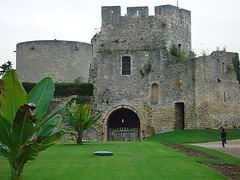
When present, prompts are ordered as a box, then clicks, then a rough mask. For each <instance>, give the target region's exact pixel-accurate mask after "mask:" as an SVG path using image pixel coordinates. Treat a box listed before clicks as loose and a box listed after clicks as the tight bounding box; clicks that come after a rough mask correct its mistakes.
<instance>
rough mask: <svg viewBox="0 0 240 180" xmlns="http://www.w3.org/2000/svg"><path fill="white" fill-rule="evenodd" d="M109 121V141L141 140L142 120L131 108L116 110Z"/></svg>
mask: <svg viewBox="0 0 240 180" xmlns="http://www.w3.org/2000/svg"><path fill="white" fill-rule="evenodd" d="M107 122H108V124H107V127H108V128H107V129H108V141H140V120H139V117H138V115H137V114H136V113H135V112H134V111H132V110H131V109H128V108H123V107H122V108H119V109H116V110H114V111H113V112H111V114H110V115H109V116H108V119H107Z"/></svg>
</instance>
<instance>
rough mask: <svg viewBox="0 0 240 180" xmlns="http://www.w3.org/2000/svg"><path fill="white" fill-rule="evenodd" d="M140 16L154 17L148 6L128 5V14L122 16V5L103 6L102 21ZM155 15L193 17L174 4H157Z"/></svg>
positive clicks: (114, 20)
mask: <svg viewBox="0 0 240 180" xmlns="http://www.w3.org/2000/svg"><path fill="white" fill-rule="evenodd" d="M126 16H128V17H135V18H136V17H138V18H148V17H150V18H152V17H153V16H149V10H148V7H147V6H138V7H127V14H126V15H125V16H121V7H120V6H103V7H102V22H108V23H110V22H117V21H119V20H120V18H123V17H126ZM154 16H155V17H165V16H174V18H177V17H178V18H191V12H190V11H188V10H185V9H180V8H178V7H176V6H172V5H163V6H155V15H154Z"/></svg>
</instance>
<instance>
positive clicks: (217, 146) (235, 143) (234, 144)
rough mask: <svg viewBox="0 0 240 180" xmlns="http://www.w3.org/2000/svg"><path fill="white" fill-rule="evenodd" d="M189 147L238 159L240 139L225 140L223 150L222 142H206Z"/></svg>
mask: <svg viewBox="0 0 240 180" xmlns="http://www.w3.org/2000/svg"><path fill="white" fill-rule="evenodd" d="M191 145H195V146H202V147H205V148H209V149H214V150H217V151H220V152H223V153H226V154H229V155H231V156H234V157H236V158H239V159H240V139H235V140H229V141H228V140H227V144H226V145H225V148H223V147H222V141H217V142H208V143H195V144H191Z"/></svg>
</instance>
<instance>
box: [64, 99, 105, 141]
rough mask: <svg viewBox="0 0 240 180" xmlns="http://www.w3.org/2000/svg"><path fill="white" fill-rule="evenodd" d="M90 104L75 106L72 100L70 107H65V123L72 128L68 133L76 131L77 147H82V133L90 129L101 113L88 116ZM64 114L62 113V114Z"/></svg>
mask: <svg viewBox="0 0 240 180" xmlns="http://www.w3.org/2000/svg"><path fill="white" fill-rule="evenodd" d="M90 108H91V102H89V103H87V104H86V105H84V104H79V105H77V103H76V100H74V101H73V102H72V103H71V104H70V106H65V112H66V113H65V117H66V121H67V122H68V123H69V124H70V125H71V126H72V127H73V128H72V129H68V130H67V131H68V132H72V131H76V133H77V134H76V139H77V145H82V144H83V141H82V135H83V132H84V131H85V130H86V129H88V128H90V127H91V126H92V125H93V124H95V123H96V122H97V120H98V119H99V118H100V116H101V113H100V112H98V113H96V114H94V115H92V116H91V115H90ZM63 113H64V112H63Z"/></svg>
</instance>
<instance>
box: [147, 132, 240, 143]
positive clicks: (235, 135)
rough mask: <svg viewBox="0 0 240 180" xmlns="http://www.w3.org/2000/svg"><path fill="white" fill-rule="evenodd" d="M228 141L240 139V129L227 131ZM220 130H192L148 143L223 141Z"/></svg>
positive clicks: (159, 135)
mask: <svg viewBox="0 0 240 180" xmlns="http://www.w3.org/2000/svg"><path fill="white" fill-rule="evenodd" d="M225 132H226V133H227V140H230V139H240V129H225ZM220 134H221V130H220V129H190V130H179V131H173V132H168V133H163V134H157V135H154V136H152V137H150V138H148V139H147V140H146V141H151V142H173V143H204V142H213V141H221V140H222V139H221V138H220V137H219V136H220Z"/></svg>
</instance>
